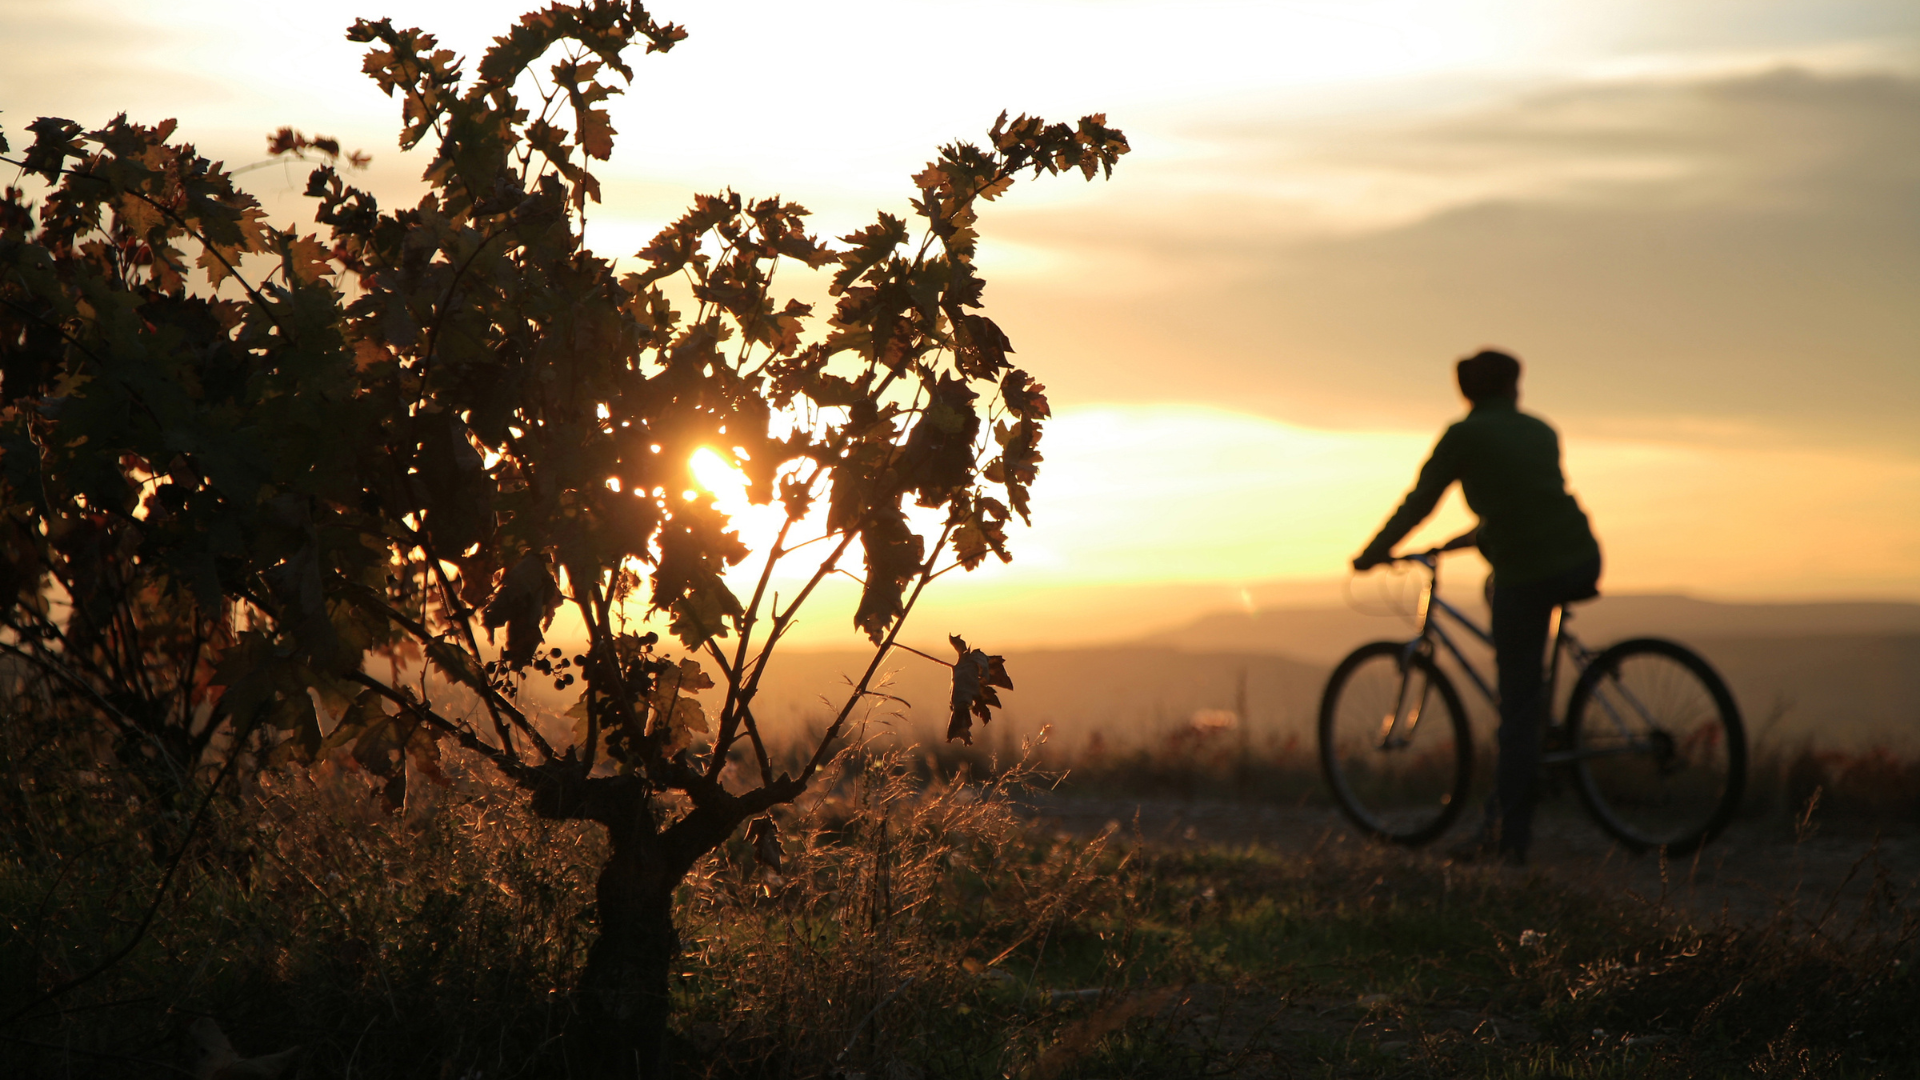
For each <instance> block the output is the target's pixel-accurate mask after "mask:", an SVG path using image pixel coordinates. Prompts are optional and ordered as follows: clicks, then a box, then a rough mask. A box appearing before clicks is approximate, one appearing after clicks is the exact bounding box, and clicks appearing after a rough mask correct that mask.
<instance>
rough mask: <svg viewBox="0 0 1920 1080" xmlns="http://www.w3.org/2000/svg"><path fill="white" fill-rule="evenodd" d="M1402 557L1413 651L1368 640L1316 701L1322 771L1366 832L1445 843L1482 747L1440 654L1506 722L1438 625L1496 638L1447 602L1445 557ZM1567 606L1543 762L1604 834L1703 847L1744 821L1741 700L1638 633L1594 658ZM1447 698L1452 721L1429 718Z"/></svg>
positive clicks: (1677, 850) (1410, 842)
mask: <svg viewBox="0 0 1920 1080" xmlns="http://www.w3.org/2000/svg"><path fill="white" fill-rule="evenodd" d="M1441 550H1442V549H1440V548H1435V549H1433V550H1431V551H1425V552H1421V553H1419V554H1414V555H1402V556H1398V557H1396V558H1395V559H1394V560H1393V561H1394V562H1401V563H1417V564H1419V565H1420V566H1422V567H1425V568H1426V570H1427V575H1428V580H1427V584H1426V588H1425V590H1424V592H1423V593H1422V596H1421V601H1420V606H1419V609H1418V617H1419V620H1420V633H1419V634H1418V635H1417V636H1416V637H1414V638H1413V639H1412V640H1410V641H1376V642H1372V643H1370V644H1367V645H1362V646H1361V647H1360V648H1358V649H1356V650H1354V651H1353V652H1352V653H1351V654H1349V655H1348V656H1347V658H1346V659H1344V660H1342V661H1341V662H1340V665H1339V666H1338V667H1336V668H1334V671H1333V675H1332V676H1331V677H1330V678H1329V679H1328V680H1327V688H1326V691H1325V693H1324V694H1323V695H1322V696H1321V699H1320V718H1319V743H1320V765H1321V769H1322V771H1323V772H1324V773H1325V774H1326V778H1327V783H1328V785H1329V786H1330V787H1331V788H1332V789H1333V794H1334V799H1335V801H1336V802H1338V803H1339V805H1340V810H1341V812H1342V813H1344V814H1345V815H1346V817H1347V819H1348V820H1350V821H1351V822H1353V824H1354V825H1355V826H1356V827H1358V828H1359V829H1360V830H1361V831H1362V832H1364V833H1366V834H1368V835H1370V836H1373V837H1376V838H1378V839H1380V840H1385V841H1388V842H1392V843H1397V844H1404V845H1407V846H1419V845H1421V844H1425V843H1429V842H1431V841H1432V840H1434V839H1435V838H1437V837H1439V836H1440V835H1441V834H1442V833H1444V832H1446V830H1447V829H1448V827H1450V826H1451V825H1452V824H1453V823H1454V821H1455V820H1456V819H1458V818H1459V816H1460V814H1461V812H1462V811H1463V810H1464V809H1465V807H1466V803H1467V795H1468V789H1469V787H1470V785H1471V783H1472V779H1473V756H1474V755H1473V737H1472V732H1471V730H1470V729H1469V727H1468V724H1467V715H1466V710H1465V709H1464V708H1462V706H1461V701H1460V695H1459V693H1458V692H1457V691H1456V690H1455V689H1454V686H1453V681H1452V680H1451V679H1450V678H1449V677H1448V676H1447V674H1446V672H1445V671H1443V670H1442V669H1441V668H1440V666H1439V663H1438V657H1437V654H1436V649H1435V643H1436V642H1437V643H1438V645H1439V646H1440V648H1442V649H1444V650H1445V652H1446V653H1447V654H1448V655H1450V656H1452V658H1453V660H1454V662H1455V663H1456V664H1458V665H1459V667H1460V669H1461V670H1462V671H1463V672H1465V673H1466V675H1467V677H1468V679H1469V680H1471V682H1472V684H1473V686H1474V688H1475V689H1477V690H1479V692H1480V693H1481V695H1482V696H1483V697H1485V698H1486V700H1487V702H1488V703H1489V704H1490V705H1493V706H1494V707H1495V711H1496V712H1497V711H1498V702H1499V694H1498V691H1496V690H1495V689H1494V687H1493V685H1492V684H1490V683H1489V682H1488V681H1487V679H1486V678H1485V677H1484V676H1483V675H1482V674H1481V673H1480V670H1479V669H1478V668H1476V667H1475V666H1474V665H1473V663H1472V662H1471V661H1469V660H1468V659H1467V657H1466V656H1465V655H1464V654H1463V653H1462V652H1461V650H1460V647H1459V646H1458V645H1457V644H1456V643H1455V642H1454V639H1453V637H1452V636H1451V635H1450V634H1449V633H1448V632H1447V629H1446V627H1445V626H1444V625H1442V623H1441V620H1440V617H1441V616H1443V615H1444V616H1446V617H1448V618H1450V619H1451V620H1452V621H1454V622H1456V623H1458V624H1459V625H1460V626H1462V627H1464V628H1465V629H1466V630H1467V631H1469V632H1471V633H1472V635H1473V636H1474V637H1476V638H1478V639H1479V640H1480V641H1482V642H1485V643H1486V644H1488V645H1489V646H1491V645H1492V644H1493V638H1492V634H1491V633H1490V632H1489V630H1488V629H1487V628H1485V627H1482V626H1480V625H1479V624H1477V623H1475V622H1474V621H1473V620H1472V619H1471V618H1469V617H1468V616H1467V615H1466V614H1465V613H1463V612H1462V611H1460V609H1458V608H1456V607H1454V606H1453V605H1452V604H1450V603H1448V602H1447V601H1446V600H1444V599H1442V598H1441V597H1440V595H1439V591H1438V587H1439V582H1440V559H1439V556H1440V552H1441ZM1570 618H1571V613H1570V612H1569V611H1567V610H1566V608H1565V607H1564V606H1562V607H1561V608H1558V609H1556V610H1555V612H1554V615H1553V623H1552V625H1551V627H1550V628H1549V630H1550V632H1549V640H1550V641H1551V642H1552V648H1551V649H1550V650H1549V652H1548V655H1547V668H1546V671H1545V677H1546V683H1545V686H1544V690H1543V693H1544V695H1545V697H1544V700H1545V701H1546V702H1548V713H1549V718H1548V720H1547V725H1548V726H1547V730H1546V732H1545V739H1544V742H1543V753H1542V767H1543V768H1546V769H1556V768H1558V769H1565V770H1568V771H1570V772H1571V773H1572V775H1573V780H1574V790H1575V791H1576V792H1578V794H1579V796H1580V801H1581V802H1582V803H1583V804H1584V805H1585V807H1586V809H1587V812H1588V813H1589V814H1590V815H1591V816H1592V817H1593V819H1594V820H1595V821H1596V822H1597V823H1598V824H1599V825H1600V827H1601V828H1602V829H1604V830H1606V831H1607V832H1608V833H1609V834H1611V835H1612V836H1613V837H1614V838H1615V839H1617V840H1619V841H1620V842H1621V843H1622V844H1624V845H1625V846H1626V847H1628V848H1629V849H1632V850H1635V851H1644V850H1648V849H1654V848H1660V849H1664V850H1665V851H1666V852H1667V853H1668V854H1669V855H1680V854H1685V853H1689V852H1692V851H1693V850H1695V849H1696V848H1698V847H1699V846H1700V845H1701V844H1704V843H1706V842H1707V841H1708V840H1711V839H1712V838H1713V837H1714V836H1715V835H1717V834H1718V833H1719V832H1720V831H1721V830H1722V829H1723V828H1725V827H1726V825H1727V822H1728V821H1730V820H1732V818H1733V814H1734V812H1735V811H1736V810H1737V809H1738V807H1739V805H1740V797H1741V794H1742V792H1743V791H1744V789H1745V787H1746V771H1747V744H1746V735H1745V732H1744V730H1743V728H1742V726H1741V722H1740V712H1739V709H1738V707H1737V706H1736V705H1735V704H1734V700H1733V695H1732V694H1731V693H1729V692H1728V691H1727V687H1726V684H1725V683H1724V682H1722V681H1721V679H1720V676H1719V675H1718V674H1717V673H1715V671H1714V670H1713V668H1712V667H1711V666H1710V665H1709V664H1708V663H1707V662H1706V661H1705V660H1703V659H1701V658H1700V656H1699V655H1698V654H1696V653H1694V652H1693V651H1692V650H1691V649H1688V648H1686V647H1685V646H1683V645H1679V644H1677V643H1675V642H1672V641H1667V640H1664V639H1661V638H1650V637H1643V638H1632V639H1629V640H1626V641H1622V642H1620V643H1619V644H1616V645H1613V646H1610V647H1608V648H1606V649H1603V650H1601V651H1599V652H1594V651H1592V650H1590V649H1588V648H1587V647H1586V646H1585V645H1583V644H1582V643H1581V642H1580V640H1579V639H1578V638H1576V637H1575V636H1574V635H1573V633H1572V631H1571V630H1570V629H1569V627H1568V625H1567V624H1568V622H1569V620H1570ZM1563 659H1564V660H1566V661H1569V662H1571V664H1572V666H1573V667H1574V668H1575V669H1576V670H1577V671H1578V673H1579V674H1578V677H1577V681H1576V682H1575V683H1574V686H1573V692H1572V693H1571V694H1570V695H1569V696H1568V698H1567V711H1566V716H1565V718H1564V719H1563V720H1555V719H1553V718H1552V716H1551V710H1552V702H1553V701H1554V699H1555V696H1556V695H1555V677H1556V676H1557V675H1558V673H1559V670H1560V667H1561V664H1562V661H1563ZM1435 702H1437V703H1438V705H1439V710H1440V712H1441V713H1442V714H1444V715H1443V716H1440V717H1433V716H1432V715H1431V711H1432V706H1433V704H1434V703H1435Z"/></svg>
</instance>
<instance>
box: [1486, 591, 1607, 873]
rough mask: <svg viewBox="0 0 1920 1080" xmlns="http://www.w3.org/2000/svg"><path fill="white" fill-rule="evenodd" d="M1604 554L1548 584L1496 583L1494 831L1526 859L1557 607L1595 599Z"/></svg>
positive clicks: (1490, 821) (1490, 811)
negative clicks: (1549, 646)
mask: <svg viewBox="0 0 1920 1080" xmlns="http://www.w3.org/2000/svg"><path fill="white" fill-rule="evenodd" d="M1599 580H1600V557H1599V556H1598V555H1596V556H1594V557H1593V559H1592V560H1591V561H1589V562H1586V563H1582V564H1581V565H1579V566H1577V567H1575V568H1574V569H1572V570H1568V571H1565V572H1563V573H1559V574H1555V575H1554V576H1553V577H1550V578H1547V579H1545V580H1544V581H1529V582H1527V583H1525V584H1522V585H1502V584H1500V583H1499V581H1498V579H1497V578H1496V580H1495V582H1494V588H1493V593H1492V596H1491V598H1490V599H1491V602H1492V607H1493V648H1494V654H1495V660H1496V662H1497V663H1498V664H1499V667H1500V735H1499V742H1500V764H1499V767H1498V769H1497V770H1496V772H1495V775H1494V785H1493V797H1492V798H1491V799H1489V800H1488V801H1487V832H1488V834H1489V835H1491V836H1493V837H1494V838H1495V839H1496V840H1497V842H1498V843H1499V846H1500V850H1501V851H1503V852H1508V853H1512V854H1517V855H1520V856H1525V855H1526V853H1527V847H1528V846H1529V844H1531V843H1532V840H1533V803H1534V798H1535V796H1536V794H1537V791H1536V789H1537V788H1538V787H1539V783H1540V734H1541V729H1542V727H1544V726H1545V725H1544V720H1545V715H1546V702H1544V701H1542V700H1541V687H1542V684H1543V681H1544V680H1543V679H1542V672H1543V670H1544V668H1545V666H1546V664H1545V660H1546V651H1547V624H1548V623H1550V622H1552V621H1553V609H1554V608H1555V607H1558V606H1559V605H1561V604H1564V603H1567V602H1569V601H1572V600H1578V599H1583V598H1585V597H1589V596H1592V595H1593V594H1594V586H1595V585H1596V584H1597V583H1598V582H1599Z"/></svg>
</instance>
